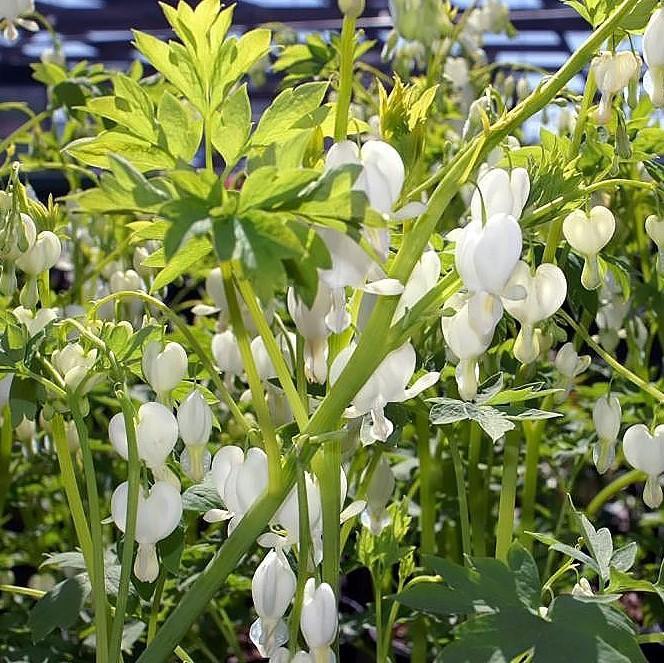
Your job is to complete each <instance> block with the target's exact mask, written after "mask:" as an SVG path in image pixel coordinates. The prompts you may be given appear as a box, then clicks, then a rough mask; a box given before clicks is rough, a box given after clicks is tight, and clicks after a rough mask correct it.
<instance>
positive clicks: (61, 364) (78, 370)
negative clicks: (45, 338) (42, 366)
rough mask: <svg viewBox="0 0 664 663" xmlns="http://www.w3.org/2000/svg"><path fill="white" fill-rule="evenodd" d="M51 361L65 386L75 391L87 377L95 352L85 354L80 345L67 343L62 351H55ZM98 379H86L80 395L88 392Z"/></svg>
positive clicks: (95, 359) (92, 364) (95, 355)
mask: <svg viewBox="0 0 664 663" xmlns="http://www.w3.org/2000/svg"><path fill="white" fill-rule="evenodd" d="M51 361H52V362H53V365H54V366H55V368H56V369H57V370H58V373H60V375H62V377H63V379H64V381H65V385H67V387H69V389H71V390H72V391H76V389H78V387H79V385H80V384H81V382H83V380H85V379H86V378H87V377H88V374H89V372H90V370H91V369H92V367H93V366H94V364H95V362H96V361H97V350H94V349H93V350H89V351H88V352H86V351H85V350H84V349H83V346H81V344H80V343H69V344H68V345H66V346H65V347H64V348H63V349H62V350H56V351H55V352H54V353H53V355H52V357H51ZM99 377H100V376H96V379H88V380H87V381H86V383H85V388H84V389H83V391H82V393H81V395H84V394H85V393H87V392H88V391H90V389H92V388H93V387H94V385H95V384H96V383H97V381H98V379H97V378H99Z"/></svg>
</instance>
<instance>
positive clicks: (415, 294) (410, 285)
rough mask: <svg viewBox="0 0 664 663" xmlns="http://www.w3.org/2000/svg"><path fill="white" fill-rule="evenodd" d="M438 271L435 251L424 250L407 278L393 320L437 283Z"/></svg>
mask: <svg viewBox="0 0 664 663" xmlns="http://www.w3.org/2000/svg"><path fill="white" fill-rule="evenodd" d="M440 272H441V264H440V258H439V257H438V254H437V253H436V252H435V251H425V252H424V253H423V254H422V257H421V258H420V259H419V260H418V261H417V263H416V264H415V267H414V269H413V271H412V272H411V274H410V277H409V278H408V282H407V283H406V286H405V288H404V291H403V294H402V295H401V298H400V299H399V304H398V305H397V310H396V311H395V312H394V318H393V322H397V321H398V320H401V318H403V316H404V315H405V314H406V311H408V310H409V309H412V308H413V306H415V304H417V302H419V301H420V299H422V297H424V296H425V295H426V294H427V293H428V292H429V291H430V290H431V289H432V288H433V287H434V286H435V285H436V283H438V279H439V278H440Z"/></svg>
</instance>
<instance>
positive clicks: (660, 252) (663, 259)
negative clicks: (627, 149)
mask: <svg viewBox="0 0 664 663" xmlns="http://www.w3.org/2000/svg"><path fill="white" fill-rule="evenodd" d="M663 15H664V14H663ZM646 233H648V237H650V239H651V240H652V241H653V242H654V243H655V245H656V246H657V271H658V272H659V273H660V274H664V219H660V218H659V217H658V216H657V215H656V214H652V215H650V216H649V217H648V218H647V219H646Z"/></svg>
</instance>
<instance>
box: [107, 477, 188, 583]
mask: <svg viewBox="0 0 664 663" xmlns="http://www.w3.org/2000/svg"><path fill="white" fill-rule="evenodd" d="M128 495H129V483H128V482H127V481H125V482H124V483H121V484H120V485H119V486H118V487H117V488H116V489H115V492H114V493H113V497H112V498H111V516H112V518H113V522H114V523H115V524H116V526H117V527H118V529H119V530H120V531H121V532H124V531H125V529H126V523H127V498H128ZM181 518H182V497H181V496H180V491H179V490H178V489H177V488H175V487H174V486H173V485H172V484H170V483H168V482H166V481H157V483H155V484H154V485H153V486H152V488H151V489H150V491H149V493H147V495H146V494H145V493H143V491H142V490H139V494H138V507H137V512H136V542H137V543H138V552H137V555H136V561H135V563H134V573H135V574H136V577H137V578H138V579H139V580H142V581H143V582H154V581H155V580H156V579H157V576H158V575H159V560H158V559H157V549H156V544H157V543H158V542H159V541H162V540H163V539H165V538H167V537H168V536H169V535H170V534H171V533H172V532H173V531H174V530H175V528H176V527H177V526H178V524H179V523H180V519H181Z"/></svg>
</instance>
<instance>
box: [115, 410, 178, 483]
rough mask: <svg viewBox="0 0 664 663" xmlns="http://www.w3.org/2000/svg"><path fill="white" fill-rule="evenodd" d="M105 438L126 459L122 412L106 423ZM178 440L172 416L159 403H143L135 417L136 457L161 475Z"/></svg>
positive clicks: (176, 424) (176, 428) (126, 451)
mask: <svg viewBox="0 0 664 663" xmlns="http://www.w3.org/2000/svg"><path fill="white" fill-rule="evenodd" d="M108 437H109V439H110V441H111V444H112V445H113V448H114V449H115V450H116V451H117V453H118V454H120V456H121V457H122V458H124V459H125V460H128V459H129V449H128V446H127V428H126V426H125V418H124V414H123V413H122V412H118V413H117V414H116V415H114V416H113V417H112V418H111V420H110V422H109V424H108ZM177 440H178V422H177V420H176V419H175V417H174V416H173V413H172V412H171V411H170V410H169V409H168V408H167V407H164V406H163V405H162V404H161V403H143V405H141V407H140V408H138V413H137V418H136V446H137V447H138V456H139V458H140V459H141V460H143V461H144V462H145V464H146V465H147V466H148V467H149V468H150V469H151V470H152V471H153V473H157V474H160V473H161V472H162V471H163V468H164V466H165V465H166V460H167V458H168V456H169V455H170V453H171V452H172V451H173V448H174V447H175V443H176V442H177Z"/></svg>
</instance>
